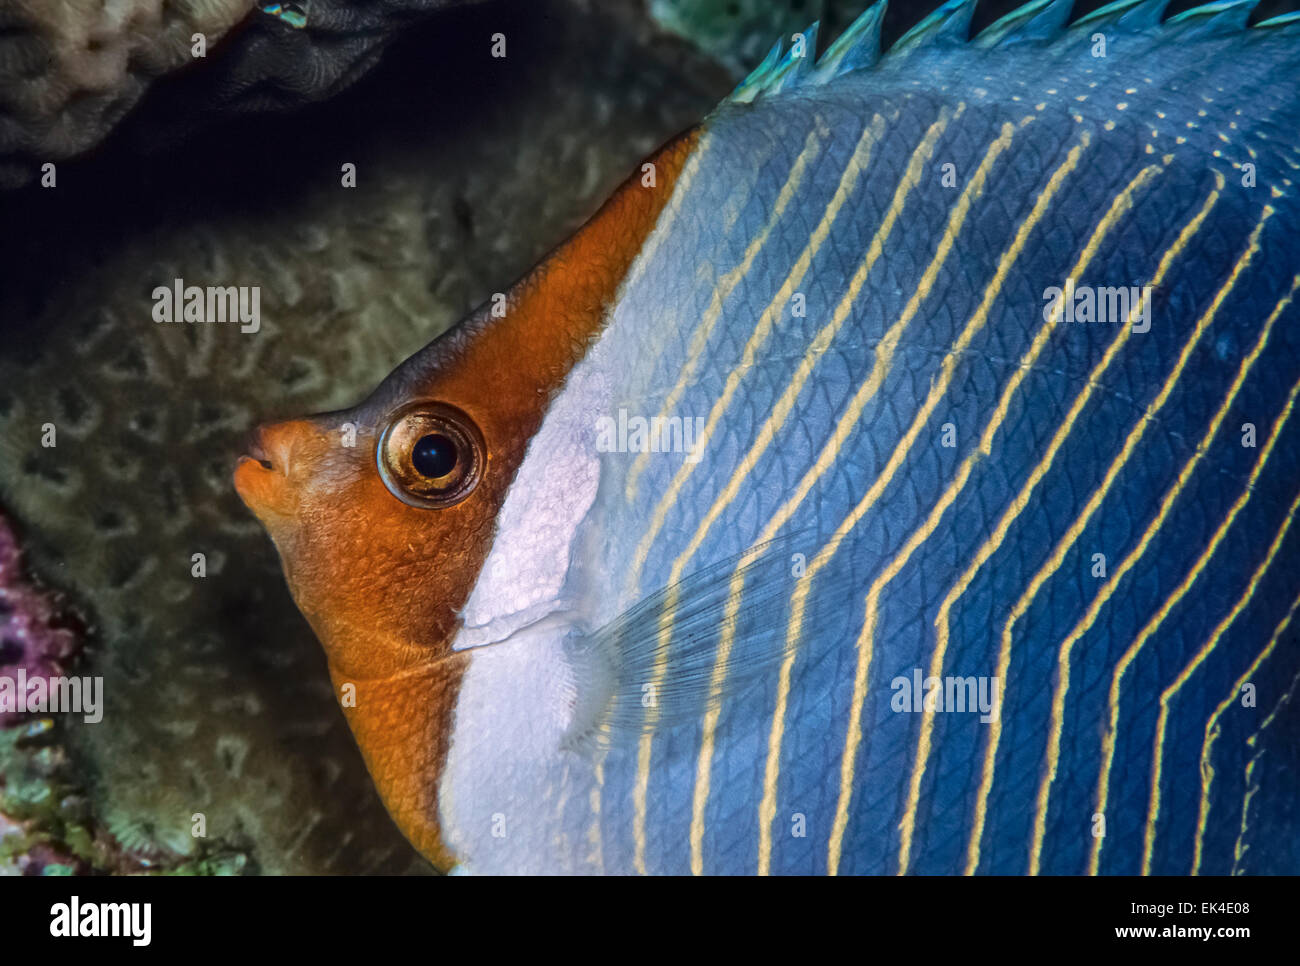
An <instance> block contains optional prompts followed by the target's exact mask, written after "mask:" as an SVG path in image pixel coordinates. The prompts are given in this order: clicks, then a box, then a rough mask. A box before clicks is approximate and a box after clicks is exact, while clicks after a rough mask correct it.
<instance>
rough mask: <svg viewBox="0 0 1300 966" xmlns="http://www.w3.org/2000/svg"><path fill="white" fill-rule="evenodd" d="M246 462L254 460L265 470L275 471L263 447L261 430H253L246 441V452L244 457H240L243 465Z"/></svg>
mask: <svg viewBox="0 0 1300 966" xmlns="http://www.w3.org/2000/svg"><path fill="white" fill-rule="evenodd" d="M244 460H252V461H253V462H256V463H260V464H262V469H264V470H273V469H275V465H274V464H273V463H272V462H271V460H270V458H269V457H268V456H267V455H266V450H265V449H264V448H263V447H262V431H261V430H260V429H255V430H253V431H252V432H251V433H249V434H248V437H247V438H246V439H245V441H244V452H243V455H241V456H240V457H239V462H241V463H242V462H243V461H244Z"/></svg>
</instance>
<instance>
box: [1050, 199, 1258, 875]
mask: <svg viewBox="0 0 1300 966" xmlns="http://www.w3.org/2000/svg"><path fill="white" fill-rule="evenodd" d="M1273 214H1274V209H1273V207H1272V206H1271V205H1266V206H1265V207H1264V212H1263V214H1262V216H1261V217H1260V220H1259V222H1258V224H1256V226H1255V229H1254V231H1252V232H1251V234H1250V241H1249V243H1248V245H1247V247H1246V250H1245V251H1244V252H1242V254H1241V256H1240V257H1239V258H1238V259H1237V262H1236V264H1235V265H1233V267H1232V272H1231V274H1230V275H1229V276H1228V280H1227V281H1226V282H1224V283H1223V285H1222V286H1221V287H1220V288H1219V291H1218V292H1217V293H1215V296H1214V299H1213V301H1211V303H1210V305H1209V307H1208V308H1207V309H1206V310H1205V312H1204V313H1202V315H1201V317H1200V318H1199V319H1197V320H1196V325H1195V326H1194V327H1193V329H1192V333H1191V335H1190V336H1189V337H1188V339H1187V341H1186V342H1185V343H1184V345H1183V350H1182V352H1181V353H1180V354H1179V356H1178V360H1177V361H1176V362H1175V363H1174V367H1173V369H1172V371H1171V372H1170V373H1169V376H1168V378H1167V379H1166V380H1165V383H1164V385H1163V386H1161V388H1160V392H1159V393H1158V394H1157V396H1156V398H1155V400H1154V401H1153V402H1152V403H1151V405H1149V406H1148V407H1147V410H1146V412H1145V413H1144V414H1143V416H1142V417H1141V418H1140V419H1138V421H1137V425H1136V426H1134V428H1133V430H1132V431H1131V432H1130V433H1129V436H1128V438H1127V439H1126V440H1125V441H1124V446H1123V447H1122V449H1121V451H1120V456H1119V457H1117V458H1116V461H1115V462H1114V463H1112V464H1111V469H1113V470H1115V473H1116V474H1117V473H1118V468H1117V467H1119V466H1122V465H1123V464H1124V463H1125V462H1127V461H1128V458H1129V455H1130V454H1131V453H1132V452H1133V450H1134V448H1136V446H1137V444H1138V442H1139V441H1140V440H1141V439H1142V437H1143V435H1145V433H1146V430H1147V427H1148V426H1149V425H1150V424H1151V421H1152V419H1153V418H1154V417H1155V415H1156V414H1157V413H1158V412H1159V411H1160V410H1161V409H1163V408H1164V405H1165V403H1166V402H1168V400H1169V397H1170V395H1171V394H1172V393H1173V391H1174V388H1175V387H1176V386H1177V384H1178V380H1179V379H1180V378H1181V377H1182V374H1183V370H1184V369H1185V368H1186V367H1187V361H1188V360H1189V359H1190V358H1191V355H1192V352H1193V350H1194V349H1195V348H1196V346H1197V345H1198V344H1199V343H1200V339H1201V336H1202V335H1203V334H1204V333H1205V330H1206V329H1207V328H1208V327H1209V325H1210V323H1211V322H1213V321H1214V319H1215V317H1216V316H1217V315H1218V313H1219V309H1220V308H1221V307H1222V305H1223V303H1224V301H1225V300H1226V299H1227V297H1228V295H1229V294H1230V293H1231V292H1232V291H1233V289H1234V288H1236V285H1237V281H1238V280H1239V279H1240V278H1241V275H1242V273H1244V272H1245V271H1246V268H1247V267H1248V266H1249V265H1250V263H1251V262H1252V261H1253V260H1254V258H1255V255H1256V254H1257V253H1258V252H1259V239H1260V236H1261V235H1262V234H1263V231H1264V226H1265V225H1266V224H1267V223H1268V220H1269V218H1270V217H1272V215H1273ZM1215 428H1217V425H1216V427H1215ZM1202 445H1205V444H1204V443H1203V444H1202ZM1202 452H1203V450H1201V449H1198V450H1197V451H1196V452H1195V453H1193V454H1192V456H1191V457H1190V458H1189V459H1188V461H1187V463H1186V464H1185V465H1184V466H1183V469H1182V471H1181V472H1180V473H1179V474H1178V479H1177V480H1176V481H1175V482H1174V485H1173V486H1172V487H1171V488H1170V489H1169V491H1168V492H1166V494H1165V497H1164V499H1163V501H1162V502H1161V505H1160V507H1159V510H1158V511H1157V513H1156V516H1155V518H1154V519H1153V520H1152V521H1151V523H1150V524H1149V525H1148V526H1147V528H1146V530H1145V531H1144V532H1143V534H1142V536H1141V538H1139V540H1138V544H1137V546H1136V547H1134V548H1133V550H1132V551H1130V552H1129V554H1128V556H1126V557H1125V558H1124V560H1123V561H1122V562H1121V563H1120V565H1119V566H1118V567H1117V568H1116V569H1115V571H1114V573H1112V574H1111V576H1110V577H1109V579H1107V581H1106V583H1105V584H1103V585H1102V588H1101V590H1100V591H1098V592H1097V596H1096V597H1094V598H1093V599H1092V601H1091V603H1089V605H1088V608H1087V610H1086V611H1085V612H1084V615H1083V617H1081V618H1080V619H1079V621H1078V623H1076V624H1075V626H1074V628H1073V629H1072V630H1071V631H1070V633H1069V634H1067V635H1066V637H1065V639H1064V640H1063V641H1062V642H1061V646H1060V650H1059V652H1058V656H1057V679H1056V687H1055V689H1054V691H1053V693H1052V722H1051V728H1050V730H1049V732H1048V744H1047V768H1046V769H1045V770H1044V773H1043V776H1042V779H1041V780H1040V781H1039V785H1038V796H1037V800H1036V802H1035V806H1034V830H1033V835H1032V838H1031V839H1030V847H1029V874H1030V875H1037V874H1038V869H1039V863H1040V861H1041V858H1042V851H1043V837H1044V836H1045V834H1046V832H1047V806H1048V803H1049V801H1050V799H1051V792H1052V785H1053V783H1054V782H1055V781H1056V770H1057V766H1058V765H1059V763H1060V757H1061V728H1062V725H1063V724H1064V719H1065V699H1066V695H1067V693H1068V692H1069V688H1070V653H1071V651H1072V649H1073V648H1074V645H1075V643H1076V642H1077V641H1078V640H1079V638H1081V637H1083V635H1084V634H1085V633H1087V631H1088V629H1089V628H1090V627H1092V625H1093V622H1094V621H1095V620H1096V619H1097V615H1098V614H1099V613H1100V612H1101V609H1102V607H1104V606H1105V605H1106V602H1107V601H1109V600H1110V598H1111V595H1112V594H1114V592H1115V588H1116V587H1117V586H1118V585H1119V582H1120V581H1121V580H1122V579H1123V578H1124V576H1125V575H1126V574H1127V573H1128V572H1129V570H1131V569H1132V568H1133V567H1134V566H1135V565H1136V563H1137V561H1138V560H1140V559H1141V558H1142V555H1143V554H1144V553H1146V549H1147V545H1148V544H1150V542H1151V540H1152V539H1153V538H1154V537H1155V535H1156V533H1157V532H1158V531H1159V529H1160V528H1161V526H1163V525H1164V521H1165V518H1166V517H1167V516H1168V515H1169V512H1170V510H1171V509H1172V507H1173V504H1174V501H1175V500H1177V498H1178V496H1179V494H1181V493H1182V491H1183V487H1184V486H1186V484H1187V481H1188V480H1189V479H1190V478H1191V476H1192V473H1193V472H1194V471H1195V469H1196V466H1197V464H1198V463H1199V462H1200V459H1201V455H1202ZM1113 480H1114V474H1112V473H1111V472H1110V470H1108V471H1107V474H1106V481H1105V483H1104V487H1105V488H1107V489H1108V488H1109V486H1110V484H1111V482H1113ZM1130 660H1131V658H1130ZM1121 663H1123V662H1121ZM1125 666H1126V665H1125ZM1116 680H1118V678H1117V679H1116ZM1111 740H1113V739H1111Z"/></svg>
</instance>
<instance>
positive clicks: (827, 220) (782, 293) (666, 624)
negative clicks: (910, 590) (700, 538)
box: [629, 107, 962, 875]
mask: <svg viewBox="0 0 1300 966" xmlns="http://www.w3.org/2000/svg"><path fill="white" fill-rule="evenodd" d="M961 111H962V108H961V107H959V108H958V110H957V112H956V113H957V114H960V113H961ZM948 121H949V113H948V112H947V111H946V110H944V111H942V112H941V113H940V117H939V120H937V121H935V122H934V124H932V125H931V126H930V129H929V130H928V131H927V132H926V135H925V138H924V139H923V140H922V143H921V146H920V147H919V148H918V149H917V151H918V152H924V156H925V157H926V158H928V157H929V154H930V153H931V152H933V150H934V144H935V142H936V141H937V140H938V139H939V135H940V134H941V133H942V132H943V129H944V128H945V127H946V126H947V125H948ZM879 134H880V130H879V128H878V127H877V126H869V127H868V128H867V129H866V130H864V131H863V132H862V136H861V137H860V138H859V139H858V143H857V145H856V146H855V147H854V149H853V154H852V155H851V156H850V158H849V160H848V163H847V164H846V165H845V168H844V171H843V173H842V174H841V176H840V181H839V184H838V185H837V186H836V189H835V194H834V195H833V196H832V198H831V200H830V203H829V204H828V205H827V206H826V210H825V211H824V212H823V213H822V217H821V220H820V221H819V222H818V224H817V227H816V228H815V229H814V230H813V232H812V235H811V237H810V238H809V239H808V242H807V244H806V245H805V246H804V249H803V251H802V252H801V253H800V255H799V258H798V259H797V260H796V261H795V264H794V266H793V267H792V268H791V270H790V274H789V275H788V276H787V277H786V280H785V282H784V283H783V284H782V285H781V287H780V289H778V291H777V293H776V295H775V296H773V298H772V301H771V302H770V303H769V304H768V306H767V308H766V309H765V310H764V311H763V314H762V316H761V317H760V318H759V320H758V324H757V325H756V326H755V329H754V332H753V334H752V335H751V336H750V339H749V341H748V342H747V343H746V345H745V349H744V352H743V353H742V356H741V361H740V364H739V366H738V367H737V368H736V369H735V370H733V371H732V372H731V373H730V374H729V375H728V376H727V381H726V384H725V385H724V387H723V391H722V395H721V397H720V398H719V399H718V400H717V401H716V402H715V403H714V405H713V408H712V409H711V411H710V412H709V416H708V419H707V420H705V424H704V429H703V431H702V432H701V433H700V437H699V439H698V440H697V442H696V446H697V447H699V449H700V450H701V451H702V450H703V449H704V448H705V447H706V446H707V445H708V442H709V440H710V439H711V438H712V435H713V433H714V431H715V430H716V428H717V425H718V423H719V422H720V421H721V419H722V417H723V415H724V413H725V412H726V411H727V408H728V407H729V406H730V404H731V400H732V398H733V397H734V396H735V393H736V390H737V389H738V388H739V386H740V382H741V379H742V378H743V377H744V374H745V373H746V372H748V371H749V370H750V369H751V368H752V367H753V365H754V363H755V360H756V359H757V358H758V355H759V352H760V351H761V349H762V347H763V345H764V344H765V343H766V342H767V339H768V337H769V336H770V335H771V332H772V328H773V326H774V325H775V324H776V319H777V317H778V316H779V315H780V314H781V312H783V311H784V309H785V306H786V305H788V304H789V302H790V298H791V296H792V295H793V294H794V291H795V289H796V288H798V286H799V284H800V283H801V282H802V281H803V278H804V275H805V274H806V273H807V271H808V268H809V266H811V264H812V260H813V258H814V257H815V256H816V254H817V252H818V250H819V249H820V248H821V246H822V244H823V243H824V242H825V241H826V239H827V238H828V237H829V236H830V232H831V228H832V226H833V225H834V223H835V219H836V218H837V217H838V216H839V213H840V211H841V209H842V208H843V207H844V204H845V202H846V201H847V200H848V199H849V197H850V196H851V195H852V194H853V191H854V189H855V188H856V187H857V183H858V180H859V179H860V178H861V176H862V173H863V172H864V171H865V170H866V169H867V167H868V166H869V164H870V159H871V152H872V148H873V147H874V145H875V144H876V143H877V140H878V137H879ZM922 163H924V162H922ZM918 177H919V174H918ZM694 466H695V464H693V463H691V462H690V461H684V462H683V463H682V465H681V466H680V467H679V469H678V471H677V473H676V474H674V476H673V480H672V483H671V484H670V485H669V487H668V490H667V492H666V493H664V495H663V497H662V499H661V500H660V501H659V504H658V506H657V507H656V508H655V511H654V513H653V515H652V517H651V521H650V525H649V527H648V528H647V529H646V532H645V534H644V535H643V537H642V539H641V542H640V544H639V545H638V548H637V551H636V554H635V556H634V558H633V562H632V574H631V579H630V581H629V584H630V586H631V587H632V588H635V587H636V585H637V584H638V583H639V580H640V573H641V569H642V568H643V567H644V566H645V561H646V557H647V555H648V554H649V552H650V547H651V545H652V544H653V543H654V540H655V537H656V536H658V533H659V530H660V529H661V528H662V527H663V523H664V520H665V519H666V517H667V513H668V510H669V508H670V507H672V506H673V504H674V503H675V502H676V500H677V498H678V495H679V493H680V492H681V488H682V486H683V485H684V484H685V481H686V478H687V477H688V476H689V475H690V472H691V470H692V469H694ZM688 561H689V558H688V557H686V556H685V555H682V556H680V557H678V558H677V560H676V562H675V563H674V564H673V567H672V570H671V575H670V577H669V579H668V587H669V591H668V593H667V595H666V597H665V601H664V608H665V611H666V613H667V614H668V615H671V613H672V612H673V611H674V610H675V609H676V607H677V594H678V591H677V589H676V588H677V586H678V584H679V582H680V580H681V578H682V577H683V576H684V574H685V567H686V565H687V563H688ZM672 624H673V622H672V619H671V617H669V618H668V619H665V620H661V622H660V626H661V630H660V635H659V642H658V644H659V647H658V659H657V660H656V662H655V668H654V677H653V690H654V692H655V693H657V692H658V690H659V688H660V686H661V685H662V683H663V677H664V674H665V672H666V670H667V656H668V648H669V645H670V643H671V640H672V631H673V628H672ZM646 718H647V726H646V730H645V733H644V734H643V735H642V737H641V739H640V744H639V747H638V749H637V775H636V784H635V787H634V789H633V810H632V837H633V843H634V844H633V865H634V866H635V868H636V870H637V871H638V872H639V873H641V874H643V875H644V874H645V872H646V867H645V821H646V794H647V790H648V787H649V782H650V756H651V753H652V749H653V747H654V733H653V728H654V723H655V721H656V720H657V718H658V708H657V707H650V708H647V709H646Z"/></svg>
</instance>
